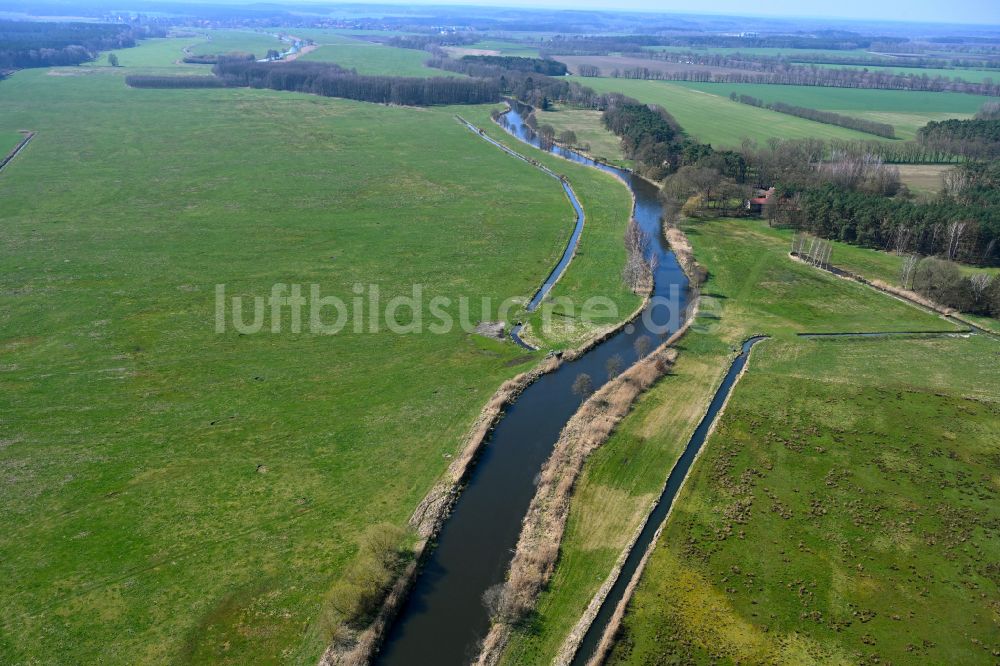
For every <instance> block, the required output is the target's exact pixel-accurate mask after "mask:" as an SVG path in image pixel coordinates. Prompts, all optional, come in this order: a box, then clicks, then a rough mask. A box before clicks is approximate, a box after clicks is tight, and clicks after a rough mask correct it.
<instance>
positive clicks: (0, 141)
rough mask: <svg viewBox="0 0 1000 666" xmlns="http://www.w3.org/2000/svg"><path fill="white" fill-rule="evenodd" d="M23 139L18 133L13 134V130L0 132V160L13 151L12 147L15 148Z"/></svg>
mask: <svg viewBox="0 0 1000 666" xmlns="http://www.w3.org/2000/svg"><path fill="white" fill-rule="evenodd" d="M23 138H24V136H23V135H22V134H21V133H20V132H15V131H14V130H0V159H2V158H3V157H5V156H6V155H7V153H8V152H10V151H11V150H13V149H14V146H16V145H17V144H18V142H19V141H21V139H23Z"/></svg>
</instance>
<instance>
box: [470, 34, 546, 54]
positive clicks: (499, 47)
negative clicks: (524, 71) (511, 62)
mask: <svg viewBox="0 0 1000 666" xmlns="http://www.w3.org/2000/svg"><path fill="white" fill-rule="evenodd" d="M463 48H468V49H481V50H484V51H496V52H497V53H499V54H500V55H511V56H523V57H525V58H537V57H538V47H535V46H530V45H528V44H522V43H520V42H515V41H508V40H506V39H483V40H480V41H478V42H475V43H473V44H469V45H468V46H466V47H463Z"/></svg>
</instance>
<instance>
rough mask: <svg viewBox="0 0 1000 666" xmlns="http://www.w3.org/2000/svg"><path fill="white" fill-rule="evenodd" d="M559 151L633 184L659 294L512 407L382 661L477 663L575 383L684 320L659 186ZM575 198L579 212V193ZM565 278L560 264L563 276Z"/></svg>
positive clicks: (599, 380) (516, 127)
mask: <svg viewBox="0 0 1000 666" xmlns="http://www.w3.org/2000/svg"><path fill="white" fill-rule="evenodd" d="M505 118H506V123H505V125H506V128H507V130H508V131H509V132H510V133H511V134H513V135H514V136H516V137H517V138H518V139H520V140H522V141H524V142H526V143H530V144H532V145H534V146H536V147H540V144H539V141H538V139H537V138H536V137H535V135H534V133H533V132H532V131H531V130H530V129H529V128H528V127H527V126H525V125H524V124H523V121H522V118H521V115H520V114H519V113H518V111H517V110H516V109H515V110H512V111H511V112H510V113H508V114H506V116H505ZM549 150H551V151H552V152H554V153H557V154H559V155H561V156H563V157H566V158H567V159H571V160H572V161H574V162H578V163H580V164H585V165H587V166H591V167H593V168H596V169H601V170H602V171H606V172H609V173H612V174H615V175H617V176H618V177H620V178H621V179H622V180H623V181H624V182H625V183H626V184H627V185H628V187H629V188H630V189H631V190H632V193H633V194H634V195H635V211H634V216H635V219H636V221H637V223H638V224H639V226H640V228H641V230H642V232H643V233H644V234H645V235H646V236H647V238H648V240H649V253H650V254H651V255H655V256H656V259H657V262H656V270H655V273H654V280H655V282H654V291H653V296H654V298H653V299H652V301H651V304H650V306H649V307H647V309H646V310H645V311H644V312H643V313H642V315H641V316H640V317H639V318H637V319H636V320H635V321H634V322H632V324H631V325H629V326H626V327H625V328H623V329H622V330H621V331H619V332H618V333H616V334H615V335H613V336H611V337H610V338H608V339H607V340H605V341H604V342H602V343H600V344H599V345H597V346H595V347H594V348H592V349H591V350H590V351H588V352H587V353H586V354H584V355H583V356H581V357H580V358H578V359H576V360H574V361H568V362H565V363H563V364H562V365H561V366H560V367H559V369H557V370H556V371H554V372H551V373H549V374H546V375H543V376H542V377H540V378H539V379H538V380H537V381H536V382H534V383H533V384H531V385H530V386H529V387H528V388H527V389H526V390H525V391H524V392H523V393H521V395H520V396H519V397H518V398H517V400H516V402H514V403H513V404H512V405H510V406H508V407H507V409H506V411H505V414H504V416H503V418H502V419H501V420H500V422H499V423H498V424H497V427H496V429H495V430H494V431H493V434H492V436H491V437H490V439H489V441H488V442H486V443H485V444H484V446H483V448H482V453H481V454H480V456H479V458H478V459H477V461H476V462H475V466H474V467H473V469H472V470H471V472H470V474H469V478H468V482H467V485H466V487H465V488H464V489H463V491H462V494H461V496H460V497H459V499H458V501H457V502H456V504H455V506H454V509H453V511H452V513H451V515H450V516H449V517H448V519H447V520H446V521H445V523H444V526H443V527H442V529H441V532H440V533H439V535H438V537H437V542H436V546H435V547H434V549H433V551H432V552H430V553H429V554H428V555H427V557H426V558H425V562H424V566H423V568H422V570H421V572H420V574H419V576H418V578H417V580H416V582H415V584H414V587H413V589H412V590H411V593H410V595H409V598H408V599H407V601H406V602H405V603H404V605H403V607H402V608H401V610H400V614H399V616H398V617H397V619H396V621H395V623H394V624H393V625H392V627H391V628H390V630H389V632H388V634H387V636H386V640H385V643H384V645H383V646H382V650H381V652H380V653H379V654H378V655H377V657H376V659H375V661H376V663H378V664H387V665H388V664H407V665H410V664H413V665H417V664H419V665H420V666H425V665H430V664H433V665H435V666H448V665H452V664H455V665H457V664H467V663H468V662H469V661H470V660H471V659H472V658H474V657H475V656H476V654H477V653H478V648H479V642H480V641H481V640H482V639H483V638H484V637H485V635H486V633H487V631H488V630H489V626H490V620H489V615H488V612H487V610H486V607H485V606H484V604H483V601H482V597H483V593H484V592H485V591H486V590H487V589H488V588H490V587H492V586H494V585H496V584H498V583H501V582H502V581H503V580H504V576H505V574H506V571H507V568H508V566H509V564H510V561H511V558H512V556H513V549H514V547H515V545H516V544H517V539H518V535H519V533H520V529H521V521H522V520H523V518H524V515H525V513H526V512H527V509H528V505H529V503H530V502H531V498H532V497H533V496H534V493H535V484H536V482H537V477H538V474H539V472H540V470H541V467H542V464H543V463H544V462H545V460H546V459H547V458H548V457H549V454H550V453H551V452H552V449H553V446H554V445H555V443H556V441H557V440H558V438H559V433H560V431H561V430H562V428H563V426H564V425H565V424H566V422H567V421H568V420H569V419H570V417H571V416H572V415H573V413H574V412H576V410H577V408H578V407H579V405H580V402H581V398H580V397H579V396H577V395H575V394H574V393H573V391H572V384H573V381H574V380H575V379H576V377H577V376H578V375H579V374H581V373H587V374H588V375H590V377H591V378H592V381H593V385H594V389H595V390H596V389H597V388H600V386H602V385H603V384H604V383H605V382H607V380H608V371H607V362H608V360H609V359H611V358H612V357H614V356H619V357H620V358H621V359H622V360H623V361H624V363H623V367H622V369H625V367H628V366H630V365H632V364H633V363H634V362H635V361H636V360H637V359H638V353H637V351H636V340H637V339H638V338H640V337H643V336H646V337H648V338H649V344H648V347H647V349H649V350H652V349H655V348H656V347H657V346H659V344H660V343H661V342H662V341H663V340H664V339H666V338H667V337H669V336H670V335H671V334H672V333H673V332H674V331H676V330H677V329H678V328H679V327H680V326H681V324H682V323H683V321H684V310H685V309H686V307H687V301H688V280H687V277H686V276H685V275H684V272H683V271H682V270H681V269H680V267H679V266H678V264H677V261H676V259H675V258H674V255H673V253H672V252H670V251H669V250H668V249H667V247H666V246H665V243H664V241H663V234H662V232H661V220H660V217H661V212H662V211H661V206H660V202H659V200H658V198H657V192H658V190H657V188H656V186H655V185H653V184H651V183H649V182H648V181H645V180H643V179H642V178H639V177H638V176H633V175H632V174H631V173H629V172H627V171H624V170H620V169H616V168H614V167H611V166H607V165H604V164H599V163H596V162H594V161H592V160H590V159H588V158H586V157H583V156H582V155H579V154H577V153H574V152H572V151H569V150H566V149H563V148H560V147H558V146H554V147H551V148H549ZM567 195H568V196H570V197H571V200H572V201H573V205H574V207H575V208H577V210H578V212H579V211H580V208H579V202H577V201H575V196H574V195H573V193H572V190H571V189H567ZM574 233H576V231H575V230H574ZM558 274H559V269H558V268H557V270H556V271H554V272H553V275H554V276H558ZM551 277H552V276H550V278H551ZM656 297H659V298H656ZM622 315H623V316H625V315H627V313H622ZM641 347H642V346H641V345H640V348H641ZM664 474H666V470H664Z"/></svg>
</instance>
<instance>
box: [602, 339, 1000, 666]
mask: <svg viewBox="0 0 1000 666" xmlns="http://www.w3.org/2000/svg"><path fill="white" fill-rule="evenodd" d="M997 344H998V343H997V341H996V340H993V339H989V338H986V337H983V336H976V337H972V338H968V339H963V338H934V339H929V338H923V339H921V338H911V339H905V338H904V339H901V338H895V339H890V338H883V339H857V338H855V339H827V340H815V339H814V340H770V341H766V342H764V343H762V344H761V345H760V346H759V347H758V348H756V349H755V350H754V352H753V356H752V357H751V360H750V365H749V370H748V372H747V374H746V376H745V377H744V378H743V379H742V381H741V382H740V384H739V385H738V386H737V387H736V389H735V391H734V393H733V395H732V398H731V400H730V401H729V405H728V407H727V409H726V411H725V413H724V414H723V416H722V418H721V421H720V423H719V425H718V427H717V429H716V431H715V432H714V434H713V435H712V436H711V437H710V438H709V440H708V442H707V443H706V445H705V449H704V451H703V453H702V456H701V458H700V459H699V461H698V462H697V463H696V465H695V467H694V468H693V470H692V473H691V477H690V478H689V479H688V482H687V484H686V485H685V487H684V488H683V489H682V491H681V495H680V496H679V498H678V501H677V503H676V505H675V509H674V512H673V514H672V516H671V518H670V520H669V522H668V524H667V527H666V529H665V530H664V532H663V534H662V535H661V537H660V540H659V544H658V546H657V548H656V549H655V551H654V552H653V555H652V557H651V559H650V561H649V563H648V566H647V569H646V571H645V573H644V574H643V577H642V579H641V582H640V584H639V587H638V589H637V590H636V593H635V596H634V598H633V600H632V602H631V604H630V606H629V610H628V612H627V614H626V617H625V624H624V629H623V631H622V632H621V634H620V635H619V639H618V642H617V644H616V646H615V650H614V652H613V655H612V658H611V660H610V662H611V663H613V664H645V663H652V662H657V661H664V660H667V661H671V662H679V663H691V664H708V663H789V664H791V663H794V664H819V663H824V664H828V663H890V662H891V663H963V664H974V663H981V664H988V663H992V662H993V660H994V656H993V654H994V653H995V652H996V650H997V649H998V644H997V625H996V622H997V619H996V612H995V592H996V572H995V571H994V569H995V563H996V561H997V558H998V557H1000V539H998V538H997V532H996V527H995V526H996V524H997V521H998V520H1000V510H998V506H1000V504H998V502H997V499H998V491H1000V488H998V483H997V477H996V464H997V459H998V456H1000V449H998V442H997V439H996V433H997V431H998V429H1000V384H998V383H997V381H996V372H995V370H996V356H997V353H998V352H997ZM915 361H917V362H915Z"/></svg>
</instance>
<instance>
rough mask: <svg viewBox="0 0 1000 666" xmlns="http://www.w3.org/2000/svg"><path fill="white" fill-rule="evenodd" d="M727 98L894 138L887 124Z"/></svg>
mask: <svg viewBox="0 0 1000 666" xmlns="http://www.w3.org/2000/svg"><path fill="white" fill-rule="evenodd" d="M729 98H730V99H731V100H733V101H734V102H739V103H740V104H749V105H750V106H757V107H760V108H763V109H770V110H772V111H777V112H778V113H785V114H788V115H790V116H797V117H799V118H805V119H806V120H814V121H816V122H818V123H826V124H827V125H837V126H838V127H846V128H848V129H852V130H857V131H858V132H865V133H867V134H875V135H876V136H882V137H885V138H887V139H895V138H896V128H895V127H893V126H892V125H889V124H888V123H877V122H875V121H872V120H865V119H864V118H854V117H853V116H845V115H842V114H839V113H833V112H832V111H821V110H819V109H810V108H808V107H805V106H795V105H792V104H785V103H784V102H773V103H771V104H767V103H765V102H764V100H762V99H758V98H757V97H753V96H752V95H737V94H736V93H730V95H729Z"/></svg>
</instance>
